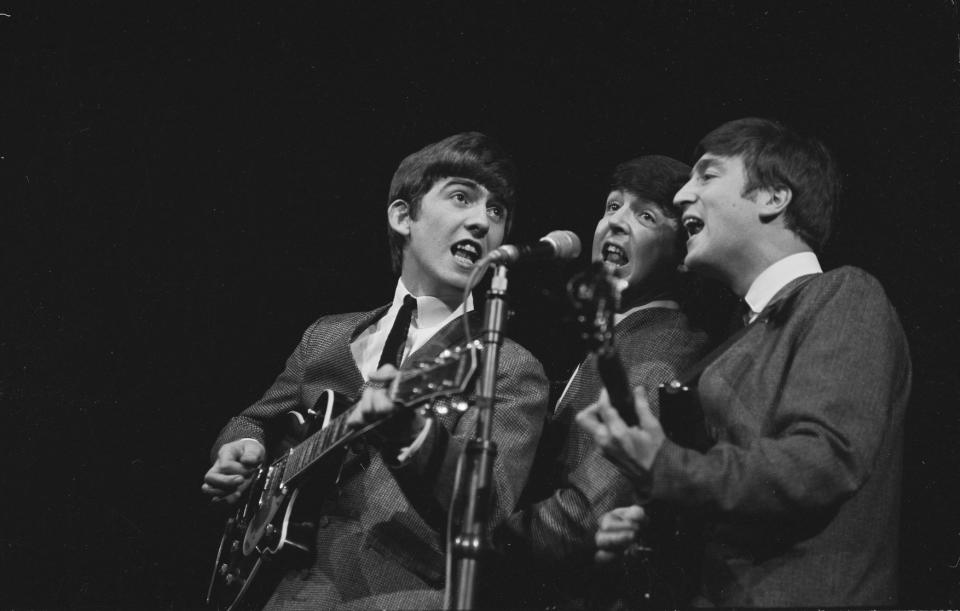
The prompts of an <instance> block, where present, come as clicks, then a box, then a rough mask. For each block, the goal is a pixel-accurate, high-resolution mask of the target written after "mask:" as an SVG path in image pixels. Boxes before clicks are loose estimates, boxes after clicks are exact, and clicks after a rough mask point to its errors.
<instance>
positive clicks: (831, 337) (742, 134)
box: [578, 119, 911, 607]
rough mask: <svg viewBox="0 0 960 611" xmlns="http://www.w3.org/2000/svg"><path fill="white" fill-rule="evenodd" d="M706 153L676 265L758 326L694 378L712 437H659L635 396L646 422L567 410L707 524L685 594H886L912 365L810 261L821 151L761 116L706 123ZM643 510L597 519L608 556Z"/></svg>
mask: <svg viewBox="0 0 960 611" xmlns="http://www.w3.org/2000/svg"><path fill="white" fill-rule="evenodd" d="M699 152H700V154H701V156H700V157H699V160H698V161H697V163H696V165H695V167H694V169H693V173H692V175H691V178H690V180H689V181H688V182H687V184H686V185H685V186H684V187H683V188H682V189H681V190H680V191H679V192H678V193H677V196H676V203H677V204H679V205H680V206H682V208H683V223H684V226H685V227H686V228H687V230H688V232H689V234H690V238H689V240H688V242H687V249H688V251H687V257H686V263H687V265H688V266H689V267H690V268H691V269H693V270H696V271H700V272H702V273H705V274H710V275H712V276H715V277H717V278H719V279H721V280H722V281H724V282H725V283H726V284H727V285H728V286H729V287H730V288H731V289H732V290H733V291H734V293H736V294H737V295H739V296H741V297H743V298H744V300H745V305H746V306H748V307H749V309H750V312H749V314H748V318H749V320H750V321H752V322H751V323H750V325H749V326H748V327H747V328H746V329H745V331H744V332H743V333H742V335H739V336H736V339H735V341H734V342H733V343H732V344H731V345H730V346H729V348H727V349H726V350H725V351H723V352H722V354H720V355H719V356H718V357H717V358H716V359H715V360H713V361H712V362H711V363H710V364H709V365H707V366H706V368H705V369H704V370H703V371H702V373H701V375H700V379H699V384H698V385H697V387H698V395H699V399H700V403H701V405H702V409H703V413H704V416H705V419H706V425H707V429H708V434H709V436H710V437H712V440H713V442H714V443H713V445H712V447H709V448H701V451H698V450H694V449H689V448H685V447H681V446H680V445H678V444H677V443H675V442H674V441H671V440H670V439H666V438H665V437H664V434H663V430H662V428H661V427H660V424H659V422H658V420H657V418H656V417H655V416H654V414H652V413H651V411H650V410H649V409H648V408H647V406H646V405H645V403H644V402H643V401H639V400H638V403H639V404H640V405H639V408H638V412H639V413H640V414H641V419H640V424H641V427H640V428H633V427H630V428H628V427H626V426H624V423H623V421H622V420H620V419H619V418H618V417H617V415H616V413H615V412H613V411H612V410H611V409H610V407H609V405H608V403H607V401H606V400H605V398H604V397H601V400H600V401H599V402H598V404H596V405H594V406H591V407H590V408H589V409H587V410H584V411H583V412H581V415H580V417H579V418H578V420H579V422H580V423H581V424H582V425H583V426H585V427H586V428H587V429H588V430H590V431H591V432H592V434H593V435H594V437H595V439H596V440H597V442H598V443H599V444H600V445H601V446H602V447H603V448H604V452H605V453H606V454H607V455H608V456H609V457H610V458H611V460H613V461H614V462H616V463H617V464H618V465H620V466H621V468H622V469H623V470H624V472H625V473H628V474H630V475H631V477H633V478H634V480H635V482H636V484H637V488H638V490H640V491H641V492H642V493H643V494H644V495H645V496H647V497H649V498H652V499H659V500H661V501H666V502H669V503H672V504H675V505H678V506H680V507H683V508H687V509H692V510H695V511H696V512H697V513H698V514H699V515H701V516H703V517H704V518H705V520H706V530H705V546H706V547H705V552H704V557H703V564H702V579H701V588H700V592H699V596H698V598H697V599H695V600H694V601H693V603H694V604H695V605H717V606H724V607H740V606H760V607H780V606H789V607H853V606H868V607H876V606H890V605H896V603H897V540H898V530H899V524H898V520H899V504H900V475H901V456H902V444H903V429H902V421H903V417H904V412H905V409H906V405H907V399H908V395H909V390H910V377H911V376H910V358H909V354H908V350H907V345H906V341H905V339H904V334H903V330H902V329H901V326H900V323H899V320H898V318H897V315H896V312H895V311H894V309H893V307H892V306H891V304H890V302H889V301H888V300H887V298H886V296H885V294H884V292H883V289H882V288H881V287H880V285H879V283H878V282H877V281H876V280H875V279H874V278H873V277H871V276H870V275H869V274H867V273H866V272H864V271H862V270H860V269H856V268H853V267H841V268H839V269H836V270H833V271H828V272H826V273H823V272H822V271H821V269H820V265H819V261H818V260H817V257H816V255H815V254H814V250H817V249H819V248H820V247H821V246H822V245H823V242H824V240H825V239H826V238H827V236H828V235H829V231H830V224H831V221H832V219H833V216H834V206H835V199H836V196H837V190H838V188H837V187H838V181H837V178H836V170H835V167H834V164H833V161H832V159H831V156H830V154H829V152H828V151H827V150H826V149H825V148H824V146H823V145H822V144H820V143H819V142H817V141H815V140H812V139H807V138H802V137H800V136H798V135H796V134H795V133H793V132H792V131H790V130H788V129H786V128H784V127H783V126H782V125H780V124H778V123H775V122H772V121H767V120H762V119H742V120H739V121H733V122H731V123H727V124H725V125H723V126H721V127H719V128H717V129H716V130H714V131H713V132H711V133H710V134H708V135H707V136H706V137H705V138H704V139H703V141H701V143H700V146H699ZM639 398H640V397H638V399H639ZM638 516H639V508H632V509H631V508H628V509H620V510H616V511H615V513H612V514H610V515H609V516H607V519H606V520H605V521H604V522H603V524H604V527H603V528H601V530H600V532H598V535H597V543H598V545H599V546H600V547H601V548H602V549H603V550H604V552H603V553H615V552H616V551H617V550H619V549H621V548H622V547H623V546H625V545H626V544H627V542H628V541H629V540H631V539H632V537H633V532H632V531H633V530H634V529H635V528H637V526H638V524H637V517H638Z"/></svg>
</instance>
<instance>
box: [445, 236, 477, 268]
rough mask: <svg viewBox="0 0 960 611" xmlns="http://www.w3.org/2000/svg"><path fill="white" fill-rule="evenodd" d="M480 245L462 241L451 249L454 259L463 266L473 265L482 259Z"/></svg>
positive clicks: (470, 241) (471, 241)
mask: <svg viewBox="0 0 960 611" xmlns="http://www.w3.org/2000/svg"><path fill="white" fill-rule="evenodd" d="M481 250H482V249H481V248H480V244H478V243H477V242H474V241H473V240H460V241H459V242H457V243H456V244H454V245H453V246H451V247H450V253H451V254H453V258H454V259H456V260H457V261H458V262H460V263H461V264H463V265H473V264H474V263H476V262H477V260H479V259H480V252H481Z"/></svg>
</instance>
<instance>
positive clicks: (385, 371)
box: [347, 365, 426, 448]
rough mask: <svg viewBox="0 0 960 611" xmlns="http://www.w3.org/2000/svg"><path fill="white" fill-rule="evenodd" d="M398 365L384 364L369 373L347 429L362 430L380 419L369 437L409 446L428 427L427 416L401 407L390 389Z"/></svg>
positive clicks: (389, 444)
mask: <svg viewBox="0 0 960 611" xmlns="http://www.w3.org/2000/svg"><path fill="white" fill-rule="evenodd" d="M397 373H398V372H397V368H396V367H394V366H393V365H384V366H383V367H381V368H380V369H378V370H377V371H375V372H374V373H373V375H371V376H370V379H369V380H368V382H367V384H366V386H365V387H364V389H363V394H362V395H361V396H360V401H359V402H358V403H357V405H356V407H354V408H353V409H352V410H351V411H350V413H349V414H348V415H347V428H348V429H350V430H354V431H361V430H363V429H366V428H367V427H370V426H372V425H377V424H378V423H380V422H381V421H384V420H387V421H386V422H383V424H382V425H380V426H377V427H376V428H375V429H374V432H373V434H372V435H370V440H371V441H373V442H374V443H377V442H380V443H382V444H383V445H386V446H388V447H391V448H401V447H404V446H408V445H410V443H412V442H413V440H414V439H416V438H417V436H418V435H419V434H420V433H421V431H422V430H423V428H424V427H425V426H426V418H424V417H423V415H422V414H421V413H420V412H419V411H417V410H398V409H397V404H396V403H395V402H394V401H393V399H391V398H390V394H389V393H388V392H387V389H388V388H389V386H390V384H391V383H392V382H393V380H394V378H396V376H397Z"/></svg>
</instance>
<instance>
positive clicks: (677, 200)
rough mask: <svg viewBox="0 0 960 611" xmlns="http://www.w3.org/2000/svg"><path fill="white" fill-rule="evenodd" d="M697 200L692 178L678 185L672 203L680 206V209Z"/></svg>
mask: <svg viewBox="0 0 960 611" xmlns="http://www.w3.org/2000/svg"><path fill="white" fill-rule="evenodd" d="M696 200H697V193H696V191H695V189H694V185H693V179H692V178H691V179H690V180H688V181H687V184H685V185H683V186H682V187H680V190H679V191H677V194H676V195H674V196H673V203H674V205H676V206H680V208H681V209H683V208H685V207H686V206H689V205H690V204H692V203H694V202H695V201H696Z"/></svg>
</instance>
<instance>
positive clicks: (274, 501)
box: [207, 390, 350, 611]
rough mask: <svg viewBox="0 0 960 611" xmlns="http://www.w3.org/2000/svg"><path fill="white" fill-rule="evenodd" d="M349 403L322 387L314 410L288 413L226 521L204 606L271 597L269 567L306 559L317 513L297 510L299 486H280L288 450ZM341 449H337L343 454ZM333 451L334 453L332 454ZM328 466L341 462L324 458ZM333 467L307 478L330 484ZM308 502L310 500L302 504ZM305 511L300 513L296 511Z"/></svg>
mask: <svg viewBox="0 0 960 611" xmlns="http://www.w3.org/2000/svg"><path fill="white" fill-rule="evenodd" d="M349 406H350V402H349V401H347V400H346V398H344V397H343V396H342V395H339V394H337V393H335V392H334V391H332V390H325V391H324V392H323V393H322V394H321V395H320V398H319V399H318V400H317V402H316V404H315V405H314V407H313V408H312V409H309V410H307V411H306V413H301V412H296V411H294V412H289V413H287V415H286V418H285V422H284V424H285V425H286V426H285V427H284V431H285V434H284V435H283V439H282V441H281V442H280V443H279V444H278V445H277V447H276V449H275V451H274V452H271V456H276V457H277V458H276V460H274V461H273V462H272V463H271V464H269V465H263V466H261V467H260V468H259V469H258V470H257V473H256V474H255V475H254V476H253V479H252V480H251V482H250V484H249V487H248V488H247V490H246V492H245V493H244V496H243V497H242V499H241V502H240V504H239V507H238V509H237V510H236V511H235V512H234V513H233V515H232V516H231V517H230V518H228V519H227V521H226V524H225V526H224V532H223V537H222V538H221V540H220V548H219V551H218V552H217V558H216V561H215V564H214V571H213V576H212V578H211V580H210V586H209V589H208V591H207V604H210V605H212V606H213V607H214V608H216V609H225V610H226V611H234V610H236V609H241V608H246V607H249V606H256V604H258V603H262V602H265V600H264V599H265V597H266V596H268V595H269V593H270V589H269V586H271V585H272V584H273V580H272V579H271V577H276V575H270V576H266V575H263V574H262V573H268V572H271V569H272V566H273V565H278V564H282V565H289V564H292V563H293V562H295V558H291V557H296V556H302V557H308V556H309V555H310V552H311V551H312V547H313V541H314V535H315V526H316V524H315V523H314V522H313V521H312V520H313V519H315V517H316V516H315V515H312V514H310V512H308V511H302V512H301V511H298V509H300V508H299V507H298V505H297V499H298V497H299V496H300V493H301V489H300V488H299V487H293V488H291V487H288V486H285V485H283V483H282V482H283V475H284V472H285V469H286V467H287V454H288V452H289V450H290V449H291V448H293V447H295V446H296V445H298V444H299V443H300V442H301V441H303V440H304V439H307V438H308V437H309V436H310V435H312V434H314V433H316V432H317V431H319V430H320V429H323V428H324V427H326V426H328V425H329V424H330V422H332V421H333V419H334V418H336V417H337V416H338V415H339V414H341V413H342V412H344V411H345V410H346V409H347V408H348V407H349ZM344 451H345V450H344V449H343V448H340V451H339V452H338V453H337V454H338V455H339V456H342V454H343V452H344ZM331 454H332V453H331ZM328 463H329V464H330V465H333V464H339V461H337V460H333V459H331V460H328ZM334 477H335V469H326V470H320V472H318V473H312V474H311V482H312V483H315V484H317V486H318V488H319V489H321V490H327V489H329V487H331V486H332V485H333V480H334ZM305 504H306V505H310V504H309V503H305ZM300 514H303V515H300Z"/></svg>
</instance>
